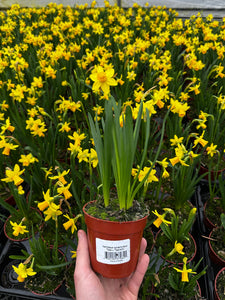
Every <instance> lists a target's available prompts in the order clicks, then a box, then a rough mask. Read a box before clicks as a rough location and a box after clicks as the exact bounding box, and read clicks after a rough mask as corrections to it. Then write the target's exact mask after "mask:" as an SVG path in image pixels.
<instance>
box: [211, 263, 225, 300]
mask: <svg viewBox="0 0 225 300" xmlns="http://www.w3.org/2000/svg"><path fill="white" fill-rule="evenodd" d="M224 272H225V267H224V268H222V269H220V270H219V272H218V273H217V274H216V277H215V281H214V296H215V300H220V299H224V298H220V292H219V290H218V288H219V286H218V278H219V276H221V275H222V273H224ZM223 296H224V292H223Z"/></svg>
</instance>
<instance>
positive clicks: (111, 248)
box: [96, 238, 130, 265]
mask: <svg viewBox="0 0 225 300" xmlns="http://www.w3.org/2000/svg"><path fill="white" fill-rule="evenodd" d="M96 260H97V261H98V262H101V263H104V264H109V265H117V264H123V263H126V262H128V261H130V240H129V239H126V240H118V241H111V240H103V239H100V238H96Z"/></svg>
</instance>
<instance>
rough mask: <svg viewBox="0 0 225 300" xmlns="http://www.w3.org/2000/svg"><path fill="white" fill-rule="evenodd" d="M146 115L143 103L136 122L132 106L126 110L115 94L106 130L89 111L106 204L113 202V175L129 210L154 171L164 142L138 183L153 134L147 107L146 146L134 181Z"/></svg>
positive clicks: (108, 103)
mask: <svg viewBox="0 0 225 300" xmlns="http://www.w3.org/2000/svg"><path fill="white" fill-rule="evenodd" d="M144 113H145V112H144ZM142 115H143V103H142V102H141V104H140V108H139V111H138V114H137V118H136V120H135V125H134V120H133V116H132V109H131V107H130V106H127V107H126V110H125V111H122V108H121V106H120V103H116V101H115V99H114V98H113V97H112V96H111V97H110V99H109V100H108V101H106V104H105V121H103V120H102V127H103V133H102V132H101V129H100V126H99V123H98V121H97V118H96V119H95V122H94V121H93V119H92V117H91V115H90V114H89V122H90V127H91V133H92V136H93V139H94V144H95V148H96V152H97V156H98V163H99V173H100V177H101V181H102V189H103V197H104V204H105V206H106V207H107V206H108V205H109V201H110V188H111V182H112V178H113V179H114V183H115V187H116V190H117V196H118V202H119V205H120V209H125V210H127V209H129V208H130V207H131V206H132V205H133V200H134V198H135V195H136V194H137V192H138V191H139V189H140V188H141V187H142V185H143V184H144V183H145V181H146V179H147V178H148V176H149V174H150V172H151V171H152V169H153V167H154V165H155V162H156V159H157V157H158V155H159V152H160V149H161V143H160V145H159V147H158V150H157V153H156V155H155V160H154V161H153V163H152V164H151V167H150V168H148V170H147V172H145V175H144V176H143V178H142V180H141V181H140V180H139V182H138V183H137V181H138V175H139V174H140V171H141V169H142V166H143V163H144V161H145V159H146V155H147V150H148V140H149V135H150V117H149V113H148V111H147V110H146V122H145V141H144V147H143V150H142V153H141V161H140V163H139V168H138V170H137V172H136V176H135V178H134V180H133V178H132V169H133V167H134V163H135V157H136V153H137V145H138V138H139V133H140V126H141V121H142ZM164 127H165V120H164V123H163V130H164ZM161 142H162V139H161Z"/></svg>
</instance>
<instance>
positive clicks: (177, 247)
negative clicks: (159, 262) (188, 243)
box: [167, 241, 185, 256]
mask: <svg viewBox="0 0 225 300" xmlns="http://www.w3.org/2000/svg"><path fill="white" fill-rule="evenodd" d="M183 249H184V246H183V245H182V244H181V243H178V242H177V241H175V244H174V248H173V250H172V251H171V252H170V253H169V254H168V255H167V256H171V255H173V254H174V253H176V252H177V253H179V254H182V255H184V254H185V253H184V252H183Z"/></svg>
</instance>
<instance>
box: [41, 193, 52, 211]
mask: <svg viewBox="0 0 225 300" xmlns="http://www.w3.org/2000/svg"><path fill="white" fill-rule="evenodd" d="M43 196H44V201H42V202H39V203H38V208H39V209H40V210H41V211H44V210H45V209H46V208H47V207H48V206H49V205H51V203H52V202H53V201H54V197H51V196H50V189H48V190H47V192H46V193H44V192H43Z"/></svg>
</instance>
